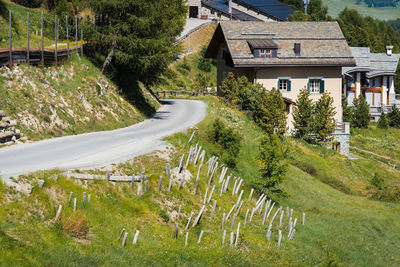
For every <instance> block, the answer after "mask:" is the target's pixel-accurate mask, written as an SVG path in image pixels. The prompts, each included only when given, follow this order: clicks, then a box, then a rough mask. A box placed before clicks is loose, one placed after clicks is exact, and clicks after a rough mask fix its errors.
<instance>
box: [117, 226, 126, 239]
mask: <svg viewBox="0 0 400 267" xmlns="http://www.w3.org/2000/svg"><path fill="white" fill-rule="evenodd" d="M124 233H125V228H122V231H121V233H120V234H119V237H118V242H119V241H120V240H121V237H122V235H123V234H124Z"/></svg>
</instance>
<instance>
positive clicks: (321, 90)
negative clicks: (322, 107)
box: [319, 80, 325, 94]
mask: <svg viewBox="0 0 400 267" xmlns="http://www.w3.org/2000/svg"><path fill="white" fill-rule="evenodd" d="M319 92H320V93H321V94H323V93H324V92H325V81H324V80H321V82H320V86H319Z"/></svg>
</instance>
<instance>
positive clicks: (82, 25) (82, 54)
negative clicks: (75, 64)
mask: <svg viewBox="0 0 400 267" xmlns="http://www.w3.org/2000/svg"><path fill="white" fill-rule="evenodd" d="M81 56H83V18H82V17H81Z"/></svg>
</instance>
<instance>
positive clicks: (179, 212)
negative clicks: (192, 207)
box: [177, 204, 182, 221]
mask: <svg viewBox="0 0 400 267" xmlns="http://www.w3.org/2000/svg"><path fill="white" fill-rule="evenodd" d="M181 209H182V204H179V210H178V218H177V220H178V221H179V217H180V216H181Z"/></svg>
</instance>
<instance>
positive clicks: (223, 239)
mask: <svg viewBox="0 0 400 267" xmlns="http://www.w3.org/2000/svg"><path fill="white" fill-rule="evenodd" d="M225 237H226V230H224V233H223V234H222V246H224V244H225Z"/></svg>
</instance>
